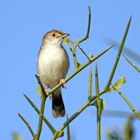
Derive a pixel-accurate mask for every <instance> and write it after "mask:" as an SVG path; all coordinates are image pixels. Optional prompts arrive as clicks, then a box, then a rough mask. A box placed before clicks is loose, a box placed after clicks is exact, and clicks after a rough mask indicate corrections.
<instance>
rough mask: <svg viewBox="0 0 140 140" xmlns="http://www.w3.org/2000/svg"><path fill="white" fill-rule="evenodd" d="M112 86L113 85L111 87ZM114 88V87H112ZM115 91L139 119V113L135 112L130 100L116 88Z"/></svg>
mask: <svg viewBox="0 0 140 140" xmlns="http://www.w3.org/2000/svg"><path fill="white" fill-rule="evenodd" d="M113 88H114V87H113ZM114 89H115V88H114ZM115 90H116V91H117V93H118V94H119V95H120V96H121V97H122V98H123V100H124V101H125V102H126V103H127V105H128V106H129V108H130V109H131V110H132V112H133V113H134V114H135V116H136V117H137V119H138V120H140V113H139V112H137V111H136V110H135V108H134V107H133V105H132V104H131V103H130V101H129V100H128V99H127V98H126V97H125V96H124V95H123V94H122V92H121V91H119V90H118V89H115Z"/></svg>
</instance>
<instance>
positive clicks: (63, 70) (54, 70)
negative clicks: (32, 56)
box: [38, 46, 69, 87]
mask: <svg viewBox="0 0 140 140" xmlns="http://www.w3.org/2000/svg"><path fill="white" fill-rule="evenodd" d="M68 68H69V60H68V55H67V53H66V51H65V50H64V48H62V47H58V46H56V47H55V46H50V47H46V48H41V50H40V53H39V57H38V74H39V76H40V79H41V81H42V82H43V83H44V84H46V85H47V86H48V87H53V86H55V85H57V84H58V83H59V82H60V80H61V79H63V78H65V76H66V74H67V72H68Z"/></svg>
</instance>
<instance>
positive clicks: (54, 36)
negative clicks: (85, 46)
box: [43, 30, 69, 45]
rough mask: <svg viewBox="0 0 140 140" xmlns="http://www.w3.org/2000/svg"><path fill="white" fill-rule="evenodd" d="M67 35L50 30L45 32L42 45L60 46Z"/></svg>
mask: <svg viewBox="0 0 140 140" xmlns="http://www.w3.org/2000/svg"><path fill="white" fill-rule="evenodd" d="M68 36H69V34H68V33H63V32H62V31H59V30H51V31H49V32H47V33H46V34H45V35H44V37H43V44H44V45H61V44H62V42H63V40H64V38H66V37H68Z"/></svg>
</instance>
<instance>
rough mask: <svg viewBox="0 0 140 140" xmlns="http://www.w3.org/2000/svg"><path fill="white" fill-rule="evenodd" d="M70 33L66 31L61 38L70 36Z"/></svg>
mask: <svg viewBox="0 0 140 140" xmlns="http://www.w3.org/2000/svg"><path fill="white" fill-rule="evenodd" d="M69 35H70V34H68V33H64V35H62V36H61V38H66V37H68V36H69Z"/></svg>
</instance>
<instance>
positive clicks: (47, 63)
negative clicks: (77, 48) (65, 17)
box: [37, 29, 69, 118]
mask: <svg viewBox="0 0 140 140" xmlns="http://www.w3.org/2000/svg"><path fill="white" fill-rule="evenodd" d="M68 36H69V34H68V33H64V32H62V31H60V30H56V29H55V30H51V31H49V32H47V33H46V34H45V35H44V36H43V39H42V45H41V47H40V49H39V53H38V60H37V74H38V76H39V78H40V80H41V82H42V83H43V84H44V85H45V86H46V88H45V89H46V94H47V93H48V92H47V90H48V88H49V89H52V88H53V87H55V86H56V85H57V84H59V83H61V85H62V86H63V85H64V84H65V80H64V79H65V77H66V75H67V73H68V69H69V57H68V54H67V52H66V50H65V49H64V47H63V45H62V44H63V41H64V39H65V38H67V37H68ZM65 112H66V111H65V106H64V102H63V98H62V94H61V87H60V88H58V89H57V90H55V91H54V92H53V93H52V114H53V116H54V117H55V118H57V117H64V116H65Z"/></svg>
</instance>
